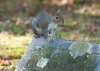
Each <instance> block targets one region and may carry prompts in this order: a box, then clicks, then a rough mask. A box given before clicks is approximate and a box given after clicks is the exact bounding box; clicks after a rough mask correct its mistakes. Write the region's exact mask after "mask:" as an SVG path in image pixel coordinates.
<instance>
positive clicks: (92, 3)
mask: <svg viewBox="0 0 100 71" xmlns="http://www.w3.org/2000/svg"><path fill="white" fill-rule="evenodd" d="M58 9H61V11H62V13H63V15H64V20H65V22H64V25H59V28H58V30H59V33H60V34H61V36H62V38H64V39H67V40H79V41H89V42H95V43H100V0H0V71H14V69H15V66H16V64H17V63H18V61H19V59H20V58H21V56H22V55H23V53H24V51H25V50H26V48H27V47H28V45H29V44H30V42H31V40H32V36H33V35H34V33H33V32H32V29H31V20H32V18H34V17H35V16H36V15H37V14H38V13H39V12H41V11H43V10H44V11H47V12H54V11H57V10H58Z"/></svg>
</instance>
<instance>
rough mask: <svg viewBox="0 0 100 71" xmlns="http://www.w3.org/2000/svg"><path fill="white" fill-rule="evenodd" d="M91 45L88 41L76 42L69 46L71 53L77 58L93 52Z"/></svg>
mask: <svg viewBox="0 0 100 71" xmlns="http://www.w3.org/2000/svg"><path fill="white" fill-rule="evenodd" d="M91 47H92V45H91V44H90V43H88V42H74V43H72V45H71V46H70V47H69V50H70V52H69V54H71V56H72V57H73V58H76V57H77V56H82V55H84V54H85V53H89V54H90V53H91Z"/></svg>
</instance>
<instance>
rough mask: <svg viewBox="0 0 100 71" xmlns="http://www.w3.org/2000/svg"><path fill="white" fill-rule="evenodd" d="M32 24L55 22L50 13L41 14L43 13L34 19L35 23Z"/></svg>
mask: <svg viewBox="0 0 100 71" xmlns="http://www.w3.org/2000/svg"><path fill="white" fill-rule="evenodd" d="M32 22H34V23H33V24H37V25H38V24H40V23H41V24H42V23H43V24H45V25H46V24H49V23H50V22H53V20H52V17H51V15H50V14H49V13H47V12H41V13H39V14H38V15H37V16H36V17H35V18H34V19H33V21H32Z"/></svg>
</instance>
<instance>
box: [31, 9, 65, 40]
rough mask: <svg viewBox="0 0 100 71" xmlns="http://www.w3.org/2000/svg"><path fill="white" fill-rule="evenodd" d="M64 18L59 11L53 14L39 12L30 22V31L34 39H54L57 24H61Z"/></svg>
mask: <svg viewBox="0 0 100 71" xmlns="http://www.w3.org/2000/svg"><path fill="white" fill-rule="evenodd" d="M63 23H64V18H63V15H62V14H61V12H60V10H58V11H56V12H55V13H51V14H50V13H48V12H44V11H43V12H41V13H39V14H38V15H37V16H36V17H35V18H33V20H32V30H33V32H34V34H35V37H36V38H39V37H44V38H48V37H51V38H53V37H56V36H55V30H56V27H57V25H58V24H63Z"/></svg>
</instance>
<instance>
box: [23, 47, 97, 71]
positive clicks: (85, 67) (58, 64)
mask: <svg viewBox="0 0 100 71" xmlns="http://www.w3.org/2000/svg"><path fill="white" fill-rule="evenodd" d="M58 50H59V51H58ZM41 58H47V59H48V62H47V64H46V66H44V67H43V68H41V67H39V66H37V62H38V61H39V59H41ZM95 60H96V59H95V54H84V55H83V56H79V57H77V58H75V59H73V57H71V55H70V54H69V50H64V49H57V48H50V47H42V48H39V49H38V50H37V51H35V52H34V53H33V54H32V57H31V59H30V60H29V61H28V62H27V64H26V65H25V71H94V68H95V65H96V63H95Z"/></svg>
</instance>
